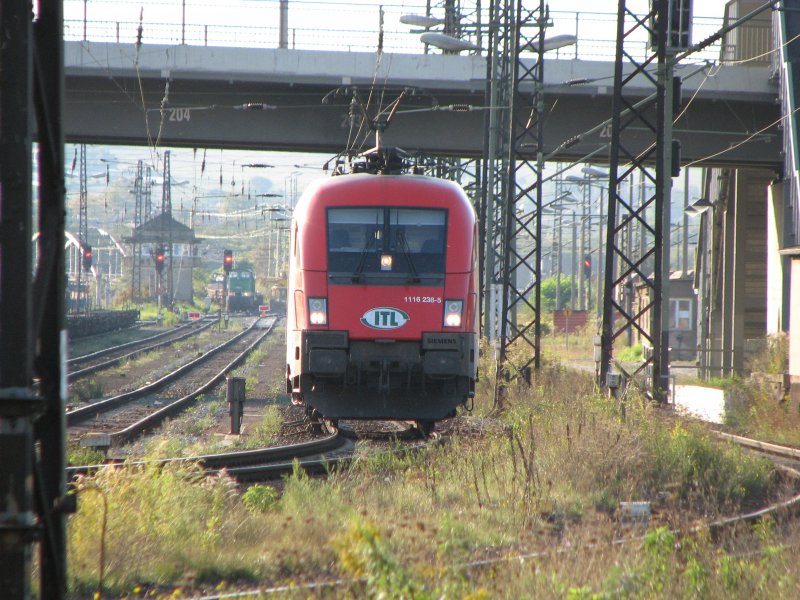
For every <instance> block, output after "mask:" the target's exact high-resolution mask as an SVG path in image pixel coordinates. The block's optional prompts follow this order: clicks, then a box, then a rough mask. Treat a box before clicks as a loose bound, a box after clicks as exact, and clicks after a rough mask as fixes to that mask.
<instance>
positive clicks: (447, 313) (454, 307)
mask: <svg viewBox="0 0 800 600" xmlns="http://www.w3.org/2000/svg"><path fill="white" fill-rule="evenodd" d="M463 311H464V301H463V300H445V301H444V326H445V327H461V314H462V313H463Z"/></svg>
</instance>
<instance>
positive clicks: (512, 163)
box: [498, 0, 548, 381]
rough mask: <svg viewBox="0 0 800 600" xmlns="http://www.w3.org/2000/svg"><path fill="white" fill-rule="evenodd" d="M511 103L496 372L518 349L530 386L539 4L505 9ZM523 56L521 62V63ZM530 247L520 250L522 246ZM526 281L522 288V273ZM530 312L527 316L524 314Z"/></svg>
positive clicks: (534, 352)
mask: <svg viewBox="0 0 800 600" xmlns="http://www.w3.org/2000/svg"><path fill="white" fill-rule="evenodd" d="M508 17H509V19H508V20H507V23H508V24H509V25H510V30H511V39H510V44H511V50H512V52H511V56H510V61H509V62H510V66H511V68H510V73H509V76H510V85H509V87H508V89H509V92H510V96H509V98H510V103H509V109H508V114H507V119H508V120H507V123H508V126H507V134H506V135H507V140H508V142H507V146H506V149H507V162H506V169H507V170H506V187H505V201H504V202H503V204H502V210H501V211H500V213H501V214H502V223H500V228H501V231H502V239H503V245H502V248H503V262H502V283H503V287H502V290H503V291H502V297H501V306H502V309H501V319H502V320H501V328H500V353H499V357H498V359H499V363H500V369H501V370H502V371H503V374H504V375H505V376H506V377H510V376H513V375H514V373H512V372H511V370H510V369H508V366H509V364H510V362H509V360H508V358H509V351H510V350H511V347H512V346H513V345H521V354H520V358H519V360H518V361H517V364H515V365H514V368H515V370H516V371H517V374H522V375H523V376H524V377H525V379H526V380H527V381H530V375H531V368H534V369H538V368H539V364H540V338H541V320H540V298H541V297H540V288H539V282H540V279H541V254H542V248H541V244H540V240H541V233H542V224H541V208H542V172H543V170H544V148H543V147H542V145H543V138H544V121H543V119H542V118H540V117H541V115H542V114H543V108H544V98H543V89H542V88H543V81H544V77H543V74H544V44H543V41H544V32H545V30H546V27H547V23H548V9H547V8H546V6H545V3H544V0H540V2H539V4H538V6H537V7H536V8H534V9H527V8H525V6H524V5H523V2H522V0H517V1H516V6H515V7H514V8H512V9H510V13H509V14H508ZM523 53H524V54H525V57H524V58H523ZM523 238H525V242H526V243H527V242H528V241H529V243H530V246H529V247H528V248H525V247H524V246H523V244H522V243H521V242H522V241H523ZM527 270H530V279H529V280H528V281H527V282H526V281H525V276H526V275H527V273H526V271H527ZM528 311H530V312H528Z"/></svg>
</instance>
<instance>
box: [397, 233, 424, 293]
mask: <svg viewBox="0 0 800 600" xmlns="http://www.w3.org/2000/svg"><path fill="white" fill-rule="evenodd" d="M397 240H398V241H399V242H400V248H401V249H402V250H403V256H405V257H406V260H407V261H408V268H409V269H410V270H411V277H409V278H408V283H419V282H420V278H419V274H418V273H417V268H416V267H415V266H414V261H413V260H412V258H411V249H410V248H409V247H408V241H406V234H405V233H398V234H397Z"/></svg>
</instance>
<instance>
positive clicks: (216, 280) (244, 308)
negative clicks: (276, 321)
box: [206, 269, 264, 312]
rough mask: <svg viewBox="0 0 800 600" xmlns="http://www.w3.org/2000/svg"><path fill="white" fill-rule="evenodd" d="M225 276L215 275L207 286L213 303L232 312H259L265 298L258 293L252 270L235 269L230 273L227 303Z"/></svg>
mask: <svg viewBox="0 0 800 600" xmlns="http://www.w3.org/2000/svg"><path fill="white" fill-rule="evenodd" d="M225 293H226V289H225V275H224V274H223V273H214V274H213V275H212V276H211V281H210V282H209V284H208V285H207V286H206V294H207V295H208V298H209V299H210V301H211V302H213V303H215V304H219V305H220V306H221V307H222V308H223V309H225V308H227V310H229V311H231V312H257V311H258V307H259V305H260V304H262V303H263V301H264V296H263V295H262V294H259V293H258V292H256V278H255V276H254V275H253V271H252V270H251V269H233V270H231V271H229V272H228V284H227V303H226V302H225V298H226V296H225Z"/></svg>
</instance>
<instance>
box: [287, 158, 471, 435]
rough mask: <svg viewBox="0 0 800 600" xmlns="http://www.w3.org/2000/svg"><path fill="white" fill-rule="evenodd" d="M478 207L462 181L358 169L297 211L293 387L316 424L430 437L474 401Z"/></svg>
mask: <svg viewBox="0 0 800 600" xmlns="http://www.w3.org/2000/svg"><path fill="white" fill-rule="evenodd" d="M476 244H477V235H476V222H475V211H474V210H473V208H472V205H471V204H470V202H469V201H468V199H467V197H466V195H465V194H464V192H463V190H462V189H461V188H460V187H459V186H458V185H457V184H455V183H452V182H450V181H445V180H441V179H435V178H432V177H427V176H421V175H375V174H367V173H361V174H352V175H341V176H336V177H329V178H327V179H324V180H321V181H318V182H316V183H315V184H312V186H310V187H309V189H308V190H306V192H305V193H304V194H303V197H302V198H301V200H300V202H299V203H298V205H297V208H296V209H295V211H294V217H293V222H292V235H291V249H290V253H291V254H290V267H289V283H288V286H289V289H288V294H287V300H288V301H287V326H286V337H287V348H286V350H287V354H286V363H287V364H286V377H287V391H288V392H290V393H291V394H292V399H293V401H294V402H295V403H298V404H301V403H302V404H304V405H305V406H306V410H307V413H308V414H309V416H311V417H312V418H314V419H317V420H319V419H325V420H326V422H329V423H330V422H333V423H335V422H336V421H337V420H338V419H392V420H394V419H397V420H412V421H415V422H416V424H417V426H418V427H419V428H420V429H421V430H423V431H429V430H430V429H431V427H432V426H433V423H434V422H435V421H437V420H440V419H444V418H447V417H450V416H452V415H454V414H455V410H456V408H457V407H458V406H459V405H461V404H463V403H465V402H466V401H467V400H468V399H469V398H471V397H472V396H473V395H474V390H475V378H476V373H477V360H478V348H477V337H476V311H477V305H476V302H477V296H476V288H475V270H474V265H475V253H476Z"/></svg>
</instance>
